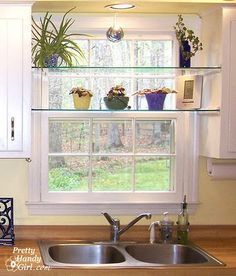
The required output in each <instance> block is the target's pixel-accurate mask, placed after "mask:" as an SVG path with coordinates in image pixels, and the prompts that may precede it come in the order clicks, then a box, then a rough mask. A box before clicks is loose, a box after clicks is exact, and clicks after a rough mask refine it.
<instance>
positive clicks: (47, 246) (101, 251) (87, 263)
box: [39, 241, 224, 268]
mask: <svg viewBox="0 0 236 276" xmlns="http://www.w3.org/2000/svg"><path fill="white" fill-rule="evenodd" d="M39 247H40V251H41V255H42V258H43V261H44V264H45V265H47V266H50V267H58V268H63V267H90V268H91V267H92V268H94V267H96V268H99V267H100V268H104V267H108V268H119V267H120V268H131V267H135V268H137V267H158V266H218V265H224V264H223V263H222V262H220V261H219V260H217V259H216V258H215V257H213V256H211V255H209V254H208V253H207V252H205V251H204V250H202V249H200V248H199V247H197V246H195V245H191V244H189V245H180V244H149V243H146V244H144V243H128V242H127V243H123V242H121V243H109V242H108V243H106V242H73V241H65V242H58V241H41V242H39Z"/></svg>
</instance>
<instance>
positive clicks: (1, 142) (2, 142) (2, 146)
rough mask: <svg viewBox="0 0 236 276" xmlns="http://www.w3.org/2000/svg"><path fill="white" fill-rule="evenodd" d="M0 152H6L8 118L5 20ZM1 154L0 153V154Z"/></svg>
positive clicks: (2, 23)
mask: <svg viewBox="0 0 236 276" xmlns="http://www.w3.org/2000/svg"><path fill="white" fill-rule="evenodd" d="M0 37H1V43H0V60H1V63H0V151H5V150H7V144H8V137H7V136H8V133H7V131H8V122H7V120H8V118H7V102H8V96H7V71H6V66H7V56H6V52H7V20H2V19H0ZM0 154H1V153H0Z"/></svg>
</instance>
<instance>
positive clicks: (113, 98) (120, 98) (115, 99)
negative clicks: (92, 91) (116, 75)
mask: <svg viewBox="0 0 236 276" xmlns="http://www.w3.org/2000/svg"><path fill="white" fill-rule="evenodd" d="M104 102H105V105H106V107H107V108H108V109H115V110H121V109H125V108H126V107H127V106H128V102H129V97H127V96H126V93H125V88H124V87H123V86H122V85H116V86H113V87H112V88H111V89H110V91H109V92H108V93H107V96H106V97H104Z"/></svg>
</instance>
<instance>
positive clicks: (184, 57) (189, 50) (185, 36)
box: [173, 14, 203, 67]
mask: <svg viewBox="0 0 236 276" xmlns="http://www.w3.org/2000/svg"><path fill="white" fill-rule="evenodd" d="M173 27H174V30H175V34H176V38H177V40H178V42H179V47H180V67H190V58H191V57H193V56H195V54H196V53H197V51H201V50H203V46H202V43H201V42H200V41H199V38H198V37H197V36H195V35H194V31H193V30H191V29H188V28H187V27H186V26H185V23H184V19H183V17H182V15H181V14H179V15H178V21H177V22H176V24H175V26H173Z"/></svg>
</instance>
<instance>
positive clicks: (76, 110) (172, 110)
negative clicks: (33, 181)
mask: <svg viewBox="0 0 236 276" xmlns="http://www.w3.org/2000/svg"><path fill="white" fill-rule="evenodd" d="M31 111H33V112H41V111H48V112H81V113H85V112H199V113H201V112H219V111H220V109H219V108H213V109H210V108H209V109H164V110H147V109H145V110H144V109H143V110H134V109H124V110H108V109H107V110H105V109H103V110H101V109H88V110H78V109H66V108H64V109H49V108H32V109H31Z"/></svg>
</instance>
